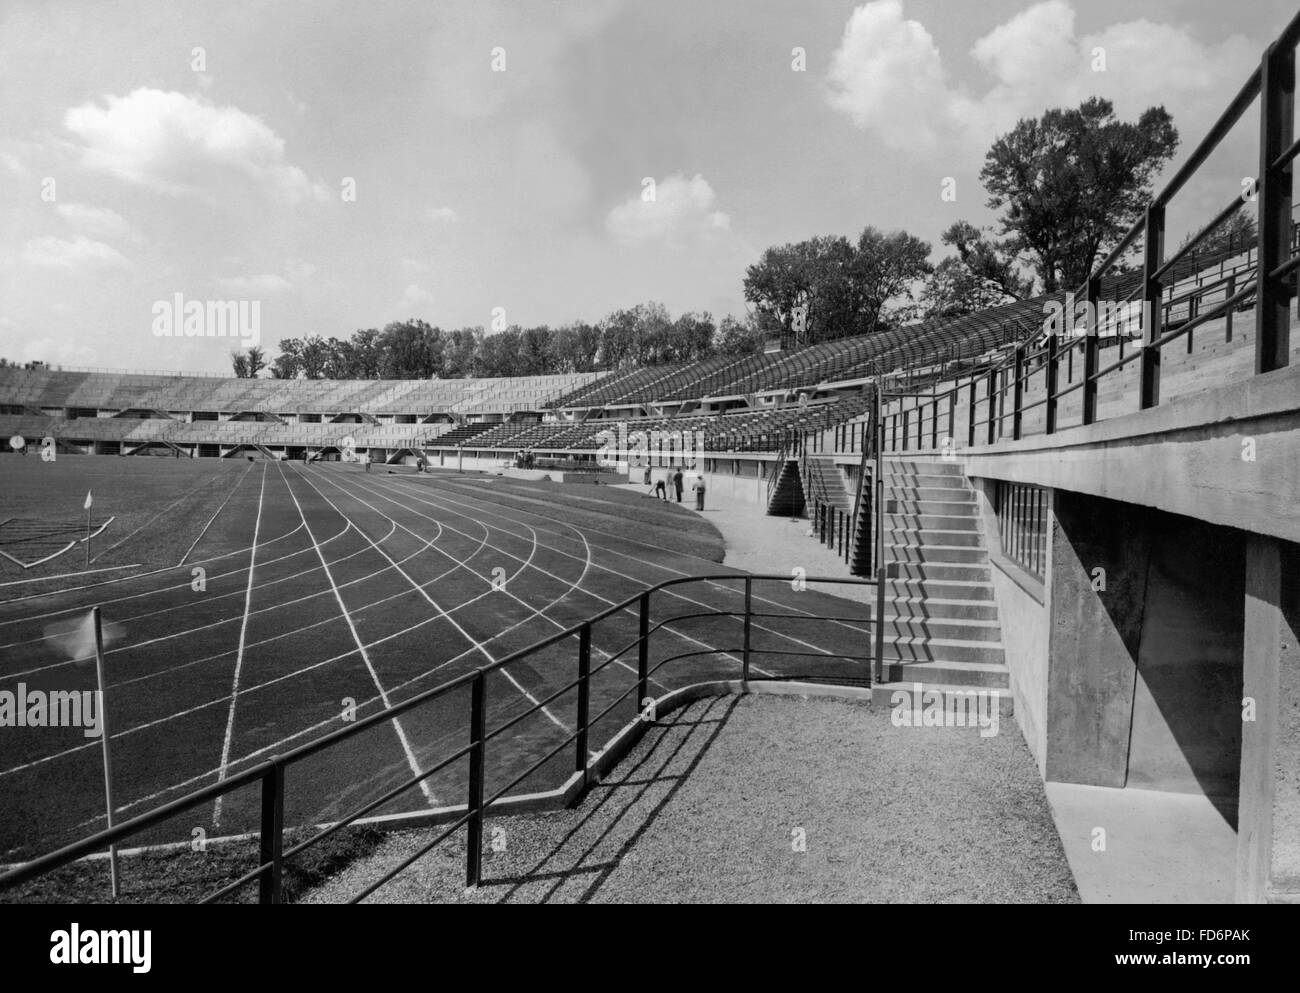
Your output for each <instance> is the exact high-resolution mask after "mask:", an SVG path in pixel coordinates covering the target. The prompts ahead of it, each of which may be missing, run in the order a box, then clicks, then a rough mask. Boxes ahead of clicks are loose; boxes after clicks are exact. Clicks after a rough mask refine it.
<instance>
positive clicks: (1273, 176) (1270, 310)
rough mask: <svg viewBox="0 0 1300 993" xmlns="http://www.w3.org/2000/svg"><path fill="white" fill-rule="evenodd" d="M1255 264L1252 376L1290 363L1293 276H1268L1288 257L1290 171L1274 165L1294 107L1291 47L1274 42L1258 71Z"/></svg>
mask: <svg viewBox="0 0 1300 993" xmlns="http://www.w3.org/2000/svg"><path fill="white" fill-rule="evenodd" d="M1259 92H1260V115H1259V118H1260V136H1259V190H1258V193H1257V197H1258V200H1259V223H1258V225H1257V226H1258V228H1259V261H1258V262H1257V263H1256V269H1255V285H1256V290H1255V372H1256V374H1259V373H1264V372H1271V371H1272V370H1274V369H1281V368H1283V367H1285V366H1286V365H1287V363H1288V362H1289V361H1290V354H1289V353H1290V349H1291V321H1290V302H1291V286H1292V284H1293V283H1294V281H1295V276H1294V275H1293V274H1287V275H1286V276H1283V277H1282V278H1281V279H1278V278H1276V277H1270V276H1269V273H1271V272H1272V271H1273V270H1274V269H1276V268H1277V267H1278V266H1279V265H1281V264H1282V263H1283V262H1285V261H1286V260H1287V259H1288V258H1290V255H1291V250H1290V246H1291V192H1292V191H1291V182H1292V180H1291V170H1292V169H1293V168H1294V162H1292V163H1290V164H1286V165H1282V166H1277V167H1274V165H1273V163H1274V161H1275V160H1276V159H1277V158H1278V156H1280V155H1281V154H1282V153H1283V152H1284V151H1286V150H1287V148H1289V147H1290V145H1291V141H1292V133H1293V130H1294V122H1293V115H1294V109H1295V48H1294V46H1293V45H1292V44H1291V43H1290V42H1287V43H1286V44H1283V45H1282V46H1280V47H1279V46H1278V45H1277V43H1276V42H1274V43H1273V44H1272V45H1270V46H1269V48H1268V51H1267V52H1265V53H1264V61H1263V65H1262V68H1261V72H1260V83H1259Z"/></svg>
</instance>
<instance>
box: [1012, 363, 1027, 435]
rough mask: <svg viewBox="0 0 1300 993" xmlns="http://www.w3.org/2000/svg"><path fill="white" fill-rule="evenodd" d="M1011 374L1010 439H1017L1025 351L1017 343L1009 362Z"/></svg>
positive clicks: (1023, 382) (1022, 403) (1020, 415)
mask: <svg viewBox="0 0 1300 993" xmlns="http://www.w3.org/2000/svg"><path fill="white" fill-rule="evenodd" d="M1011 375H1012V376H1013V377H1014V378H1015V381H1014V382H1013V383H1012V384H1011V440H1012V441H1019V440H1020V425H1021V419H1022V416H1023V414H1022V411H1021V407H1023V405H1024V385H1025V352H1024V349H1023V348H1021V347H1020V346H1019V345H1017V346H1016V351H1015V358H1014V359H1013V360H1012V363H1011Z"/></svg>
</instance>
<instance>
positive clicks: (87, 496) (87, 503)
mask: <svg viewBox="0 0 1300 993" xmlns="http://www.w3.org/2000/svg"><path fill="white" fill-rule="evenodd" d="M94 502H95V498H94V497H92V496H91V495H90V490H86V509H87V510H89V509H90V505H91V504H92V503H94Z"/></svg>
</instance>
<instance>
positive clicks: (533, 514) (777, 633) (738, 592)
mask: <svg viewBox="0 0 1300 993" xmlns="http://www.w3.org/2000/svg"><path fill="white" fill-rule="evenodd" d="M457 492H460V493H462V494H463V492H464V491H463V490H458V491H457ZM438 499H440V500H443V501H445V502H447V503H451V504H454V505H455V506H458V507H470V508H471V509H477V510H480V511H481V510H482V508H474V507H473V506H472V505H471V504H466V503H462V502H460V501H457V500H452V499H450V498H448V497H446V496H442V495H438ZM425 502H428V501H425ZM487 502H492V503H493V505H494V506H496V507H501V508H502V509H509V510H513V511H516V512H517V513H521V514H527V515H529V516H531V517H540V518H541V519H542V520H544V521H550V522H551V523H552V524H561V525H563V526H564V527H567V528H568V529H569V530H571V531H573V532H575V533H579V532H578V529H577V528H576V527H574V526H573V525H572V524H567V523H565V522H564V521H559V520H556V519H555V518H553V517H547V516H546V515H544V514H539V513H537V512H536V511H532V510H525V509H523V508H519V507H506V506H505V505H503V504H500V503H496V502H495V501H487ZM430 506H433V504H430ZM453 513H455V511H453ZM488 513H492V512H491V511H488ZM460 516H462V517H466V516H468V515H466V514H461V515H460ZM496 516H498V517H500V518H501V519H502V520H506V521H510V522H511V523H512V524H518V525H519V526H520V527H528V525H526V524H524V522H523V521H520V520H518V519H517V518H513V517H508V516H506V515H505V514H502V513H500V512H497V514H496ZM503 530H504V529H503ZM538 530H539V531H542V532H543V533H545V534H551V535H554V536H555V537H556V538H559V539H561V540H567V541H572V540H573V539H571V538H568V537H567V536H565V535H563V534H561V533H560V532H558V531H555V530H554V529H552V528H545V527H542V528H538ZM507 533H509V532H507ZM584 541H585V539H584ZM634 543H635V544H644V542H634ZM546 547H547V548H550V549H551V550H552V551H555V552H557V553H559V554H560V555H565V556H568V557H569V558H571V559H575V560H576V559H577V558H578V556H576V555H574V554H573V553H571V552H566V551H564V550H563V549H560V548H555V547H554V546H551V545H547V546H546ZM596 547H598V548H600V549H601V550H602V551H606V552H609V553H610V554H612V555H617V556H619V557H620V558H628V559H633V560H635V561H637V562H640V563H642V564H643V565H648V566H650V567H651V568H653V569H659V570H660V571H662V572H668V573H672V574H674V575H677V576H690V575H691V573H688V572H683V571H682V570H681V569H674V568H673V567H672V566H667V565H660V564H659V563H657V562H650V561H647V560H644V559H638V558H637V557H636V556H635V555H630V554H629V553H627V552H620V551H619V550H618V549H616V548H610V547H609V546H608V545H598V546H596ZM595 566H596V568H597V569H600V570H602V571H604V572H608V573H610V574H612V575H615V576H621V577H623V578H624V579H629V580H631V581H633V582H635V583H638V584H640V585H642V586H644V585H646V584H645V583H644V581H643V580H641V579H638V578H637V577H636V576H631V575H629V574H628V573H625V572H619V571H618V570H617V569H613V568H610V567H609V566H606V565H601V564H600V563H599V562H597V563H595ZM744 578H745V574H744V573H743V572H737V573H736V579H738V580H740V579H744ZM701 582H702V583H703V584H704V585H706V586H711V587H713V588H715V589H717V590H719V591H720V592H726V593H732V594H735V595H739V596H743V595H744V591H743V590H740V589H736V588H734V587H730V586H727V585H726V584H725V583H720V582H717V581H715V580H701ZM662 592H663V593H664V594H666V595H668V596H671V597H674V598H675V599H678V600H683V601H685V602H686V603H693V604H695V605H697V606H701V607H708V608H710V609H711V610H716V609H718V608H716V607H714V606H713V605H712V604H710V603H707V602H705V601H703V600H696V599H695V598H693V597H689V596H686V595H685V594H683V593H679V592H677V591H676V590H673V589H666V590H663V591H662ZM593 595H594V594H593ZM753 599H754V600H756V601H758V602H759V603H768V604H772V605H774V606H779V607H785V608H787V609H789V610H793V611H797V612H798V613H801V614H805V615H807V616H808V617H809V618H810V619H816V615H815V614H812V613H811V612H810V611H806V610H803V609H802V608H800V607H791V606H790V605H789V604H784V603H781V601H779V600H771V599H769V598H767V597H764V596H759V595H755V596H754V597H753ZM610 602H612V601H610ZM729 616H730V618H731V619H732V620H735V621H738V622H739V623H741V624H743V623H744V618H743V617H740V616H737V615H729ZM832 623H834V624H836V625H837V626H839V627H844V628H847V629H849V630H851V631H855V632H859V633H862V634H866V633H869V632H870V628H860V627H856V626H854V625H852V624H848V623H845V622H841V621H834V622H832ZM752 626H753V628H754V630H756V631H765V632H767V633H768V634H771V635H775V636H776V637H778V638H781V639H784V640H785V641H790V642H793V643H794V644H796V645H801V646H802V647H804V648H811V649H812V650H813V651H815V652H817V653H818V654H819V655H824V656H826V657H827V658H840V657H841V656H839V655H837V654H836V653H835V652H831V651H828V650H827V649H825V648H822V647H821V646H819V645H814V644H812V643H811V642H807V641H804V640H803V639H802V638H796V637H795V636H794V635H791V634H786V633H785V632H784V631H778V630H776V629H775V628H771V627H768V626H767V625H765V624H761V623H759V622H758V621H753V622H752ZM728 657H733V658H734V656H728ZM750 668H751V669H754V668H756V667H755V666H754V665H753V663H750ZM757 671H759V672H763V674H764V675H771V674H770V673H767V672H765V671H764V670H762V669H758V670H757Z"/></svg>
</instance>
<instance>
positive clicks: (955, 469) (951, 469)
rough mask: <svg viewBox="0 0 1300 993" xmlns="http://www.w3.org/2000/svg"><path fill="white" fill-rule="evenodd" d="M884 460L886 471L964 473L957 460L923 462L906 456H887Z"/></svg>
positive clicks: (957, 474)
mask: <svg viewBox="0 0 1300 993" xmlns="http://www.w3.org/2000/svg"><path fill="white" fill-rule="evenodd" d="M882 462H883V465H884V467H885V471H886V472H891V471H892V472H913V473H915V472H925V473H937V474H940V475H944V476H961V475H963V472H962V467H961V466H960V465H959V464H957V463H956V462H921V461H914V460H909V459H905V458H904V459H898V458H885V459H883V460H882Z"/></svg>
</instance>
